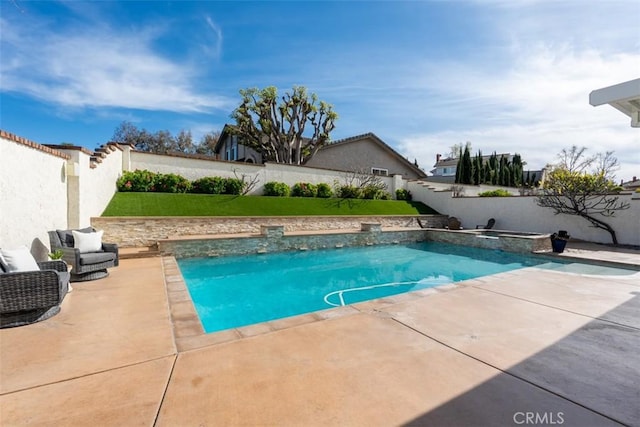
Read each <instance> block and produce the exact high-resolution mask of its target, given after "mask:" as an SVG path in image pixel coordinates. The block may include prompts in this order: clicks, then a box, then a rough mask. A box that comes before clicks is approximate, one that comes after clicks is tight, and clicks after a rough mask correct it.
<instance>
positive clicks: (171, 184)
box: [152, 173, 191, 193]
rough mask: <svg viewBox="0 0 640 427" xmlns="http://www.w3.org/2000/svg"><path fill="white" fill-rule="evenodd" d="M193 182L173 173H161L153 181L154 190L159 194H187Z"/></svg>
mask: <svg viewBox="0 0 640 427" xmlns="http://www.w3.org/2000/svg"><path fill="white" fill-rule="evenodd" d="M189 188H191V182H190V181H189V180H188V179H186V178H184V177H182V176H180V175H176V174H173V173H159V174H156V175H155V177H154V179H153V190H152V191H155V192H157V193H186V192H187V191H188V190H189Z"/></svg>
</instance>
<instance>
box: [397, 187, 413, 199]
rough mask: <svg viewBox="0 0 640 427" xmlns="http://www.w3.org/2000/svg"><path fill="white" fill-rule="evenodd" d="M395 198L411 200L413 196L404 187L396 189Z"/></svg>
mask: <svg viewBox="0 0 640 427" xmlns="http://www.w3.org/2000/svg"><path fill="white" fill-rule="evenodd" d="M396 200H407V201H409V202H410V201H411V200H413V196H412V195H411V191H409V190H405V189H404V188H398V189H397V190H396Z"/></svg>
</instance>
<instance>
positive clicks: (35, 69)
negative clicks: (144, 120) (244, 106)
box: [2, 20, 231, 112]
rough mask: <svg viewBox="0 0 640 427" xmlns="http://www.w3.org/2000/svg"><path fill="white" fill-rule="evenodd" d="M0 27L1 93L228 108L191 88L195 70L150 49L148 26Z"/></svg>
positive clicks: (166, 107)
mask: <svg viewBox="0 0 640 427" xmlns="http://www.w3.org/2000/svg"><path fill="white" fill-rule="evenodd" d="M2 26H3V30H2V32H3V41H2V49H3V64H2V90H3V91H7V92H20V93H24V94H27V95H29V96H32V97H34V98H37V99H41V100H43V101H46V102H48V103H52V104H56V105H61V106H65V107H92V108H94V107H121V108H134V109H144V110H163V111H174V112H205V111H210V110H212V109H228V107H229V105H231V104H230V101H229V100H228V99H226V98H225V97H223V96H218V95H215V94H205V93H201V92H199V91H197V90H196V89H195V87H194V86H195V81H196V80H197V78H198V77H199V75H198V71H197V70H198V67H196V66H193V67H191V66H190V65H189V64H188V63H184V62H178V61H173V60H171V59H170V58H167V57H164V56H162V55H160V54H158V53H157V52H155V51H154V50H153V49H152V47H151V46H152V44H153V42H154V41H155V37H157V36H158V34H156V33H155V31H154V29H153V28H146V29H142V30H138V31H136V30H133V31H131V30H130V31H126V30H122V29H118V30H114V29H112V28H105V27H104V26H102V27H100V26H94V27H78V28H74V29H67V30H65V31H56V32H52V31H49V30H45V29H43V28H42V27H38V26H34V27H31V28H28V27H18V26H17V25H15V24H13V23H12V22H9V21H4V20H3V22H2ZM218 40H219V43H221V37H220V38H219V39H218ZM216 48H217V49H220V48H221V47H220V46H217V47H216Z"/></svg>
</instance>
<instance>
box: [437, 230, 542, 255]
mask: <svg viewBox="0 0 640 427" xmlns="http://www.w3.org/2000/svg"><path fill="white" fill-rule="evenodd" d="M426 234H427V240H431V241H435V242H443V243H452V244H454V245H464V246H473V247H476V248H485V249H501V250H503V251H507V252H520V253H531V252H550V251H551V239H549V235H544V234H543V235H538V236H514V235H509V234H508V232H505V234H502V235H499V236H497V237H493V236H482V235H479V234H478V233H475V232H474V231H473V230H472V231H464V230H460V231H453V230H427V233H426Z"/></svg>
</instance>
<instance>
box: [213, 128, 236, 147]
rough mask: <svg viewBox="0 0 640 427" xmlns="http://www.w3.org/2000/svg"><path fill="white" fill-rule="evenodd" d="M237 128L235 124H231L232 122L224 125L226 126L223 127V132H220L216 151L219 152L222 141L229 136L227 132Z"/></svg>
mask: <svg viewBox="0 0 640 427" xmlns="http://www.w3.org/2000/svg"><path fill="white" fill-rule="evenodd" d="M235 128H236V126H235V125H230V124H225V125H224V127H223V128H222V132H220V137H219V138H218V141H217V142H216V145H215V146H214V147H213V152H214V153H218V152H219V151H220V145H222V143H223V142H224V139H225V136H227V134H230V133H231V131H232V130H233V129H235Z"/></svg>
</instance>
